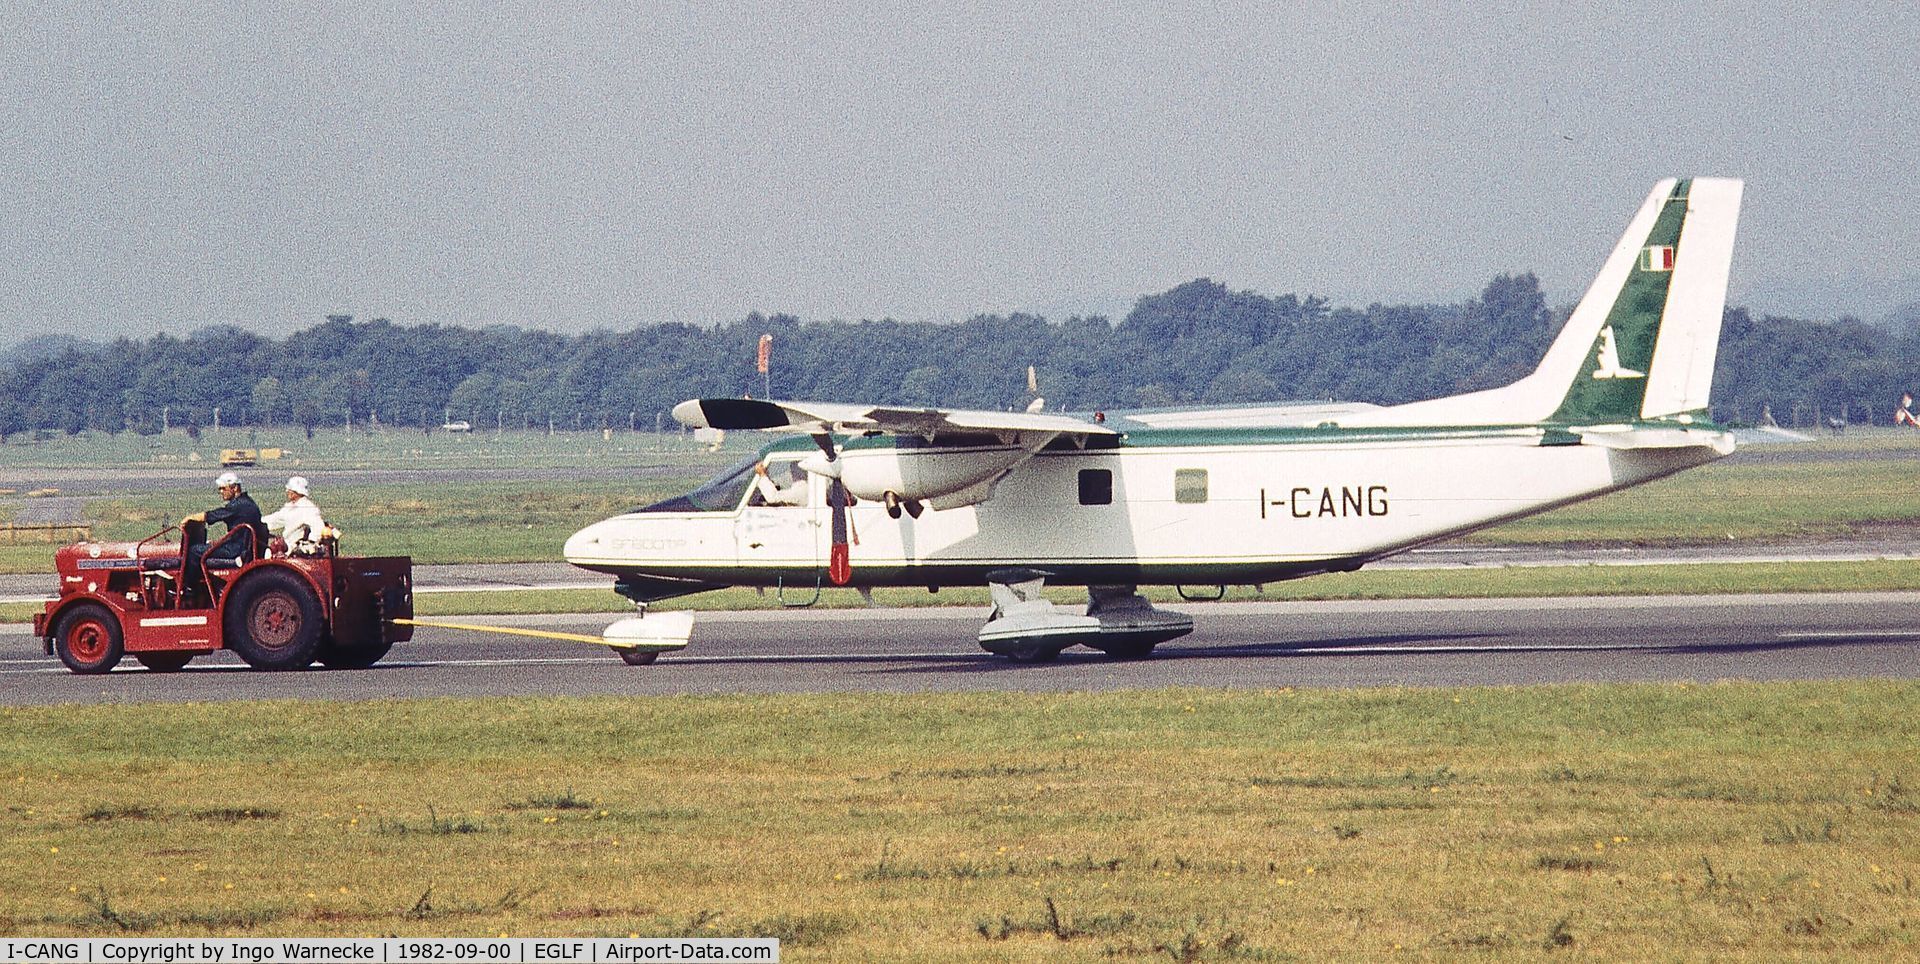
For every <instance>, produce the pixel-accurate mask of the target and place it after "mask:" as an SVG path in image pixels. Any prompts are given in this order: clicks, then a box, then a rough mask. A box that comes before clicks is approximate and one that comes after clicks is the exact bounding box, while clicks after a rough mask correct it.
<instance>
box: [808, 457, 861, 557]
mask: <svg viewBox="0 0 1920 964" xmlns="http://www.w3.org/2000/svg"><path fill="white" fill-rule="evenodd" d="M813 441H814V444H816V445H818V446H820V451H821V452H823V453H825V454H826V456H827V469H828V470H827V471H826V472H825V473H823V474H824V475H826V476H827V507H828V508H830V509H832V510H833V549H832V550H831V552H830V553H829V555H828V556H827V581H829V582H831V583H833V584H834V585H836V586H844V585H846V584H847V583H849V582H852V581H853V557H852V553H851V552H850V551H849V549H848V539H849V537H850V535H851V528H850V526H849V525H848V520H847V505H848V504H849V503H850V502H852V501H853V499H852V496H851V495H850V494H849V493H848V492H847V484H846V483H845V482H842V481H840V472H839V466H838V465H836V464H835V463H836V462H837V461H838V460H839V458H840V454H839V453H838V452H836V451H834V447H833V436H831V435H828V434H826V433H825V432H821V433H819V434H816V435H815V436H814V437H813Z"/></svg>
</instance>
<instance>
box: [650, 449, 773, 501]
mask: <svg viewBox="0 0 1920 964" xmlns="http://www.w3.org/2000/svg"><path fill="white" fill-rule="evenodd" d="M759 464H760V457H759V456H758V455H756V456H753V457H752V458H749V459H747V460H746V461H744V462H741V463H739V464H737V465H735V466H733V467H732V468H730V469H728V470H726V471H725V472H722V473H720V474H719V475H716V476H714V477H713V478H712V479H710V480H708V481H707V483H706V484H705V485H702V486H701V487H699V488H697V489H694V490H693V491H692V492H689V493H687V494H686V495H679V496H674V497H673V498H671V499H667V500H665V501H663V502H655V503H654V504H652V505H647V506H641V507H640V508H637V509H634V510H633V511H635V512H732V511H733V510H735V509H738V508H740V503H741V502H742V501H744V500H745V499H746V496H747V490H748V489H749V488H752V487H753V467H754V466H756V465H759Z"/></svg>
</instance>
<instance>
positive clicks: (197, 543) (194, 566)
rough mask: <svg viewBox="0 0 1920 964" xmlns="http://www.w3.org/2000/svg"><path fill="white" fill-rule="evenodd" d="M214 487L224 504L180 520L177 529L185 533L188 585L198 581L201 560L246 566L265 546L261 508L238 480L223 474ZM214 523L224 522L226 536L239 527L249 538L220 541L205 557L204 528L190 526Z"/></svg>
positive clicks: (236, 477)
mask: <svg viewBox="0 0 1920 964" xmlns="http://www.w3.org/2000/svg"><path fill="white" fill-rule="evenodd" d="M213 484H214V485H215V486H217V487H218V488H219V490H220V498H222V499H224V500H226V501H225V503H224V504H223V505H221V506H220V507H219V508H217V509H209V510H207V511H205V512H196V513H194V514H193V515H190V516H187V517H186V518H184V519H181V520H180V526H181V528H182V529H184V530H185V531H186V534H187V571H186V574H185V581H186V584H187V585H193V584H194V583H196V582H198V581H199V579H200V570H201V560H202V558H205V559H207V560H208V563H209V565H210V566H212V567H213V568H233V567H236V566H242V565H246V564H247V562H248V561H250V560H252V559H254V558H255V557H257V556H259V555H260V550H261V549H262V548H263V547H264V546H265V545H266V539H267V527H266V526H264V525H262V524H261V523H260V507H259V506H258V505H255V504H254V501H253V497H252V496H250V495H248V494H247V492H246V489H244V488H243V487H241V485H240V477H239V476H237V475H234V474H233V473H232V472H222V473H220V477H219V478H217V479H214V480H213ZM215 522H224V523H226V526H227V533H228V534H229V535H232V534H233V533H234V532H235V531H236V530H238V529H241V528H246V529H251V530H252V535H250V536H249V535H233V537H232V538H230V539H226V540H224V541H222V542H221V543H220V547H219V548H218V549H216V550H214V551H213V554H212V555H208V551H207V540H206V537H205V530H204V528H201V527H199V526H190V525H189V524H190V523H202V524H211V523H215Z"/></svg>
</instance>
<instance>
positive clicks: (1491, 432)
mask: <svg viewBox="0 0 1920 964" xmlns="http://www.w3.org/2000/svg"><path fill="white" fill-rule="evenodd" d="M1580 424H1592V422H1591V421H1589V422H1586V423H1581V422H1550V423H1549V422H1542V423H1528V424H1512V425H1473V426H1449V425H1436V426H1426V427H1406V426H1381V427H1371V426H1369V427H1355V428H1346V427H1342V426H1340V425H1336V424H1326V425H1314V426H1297V427H1282V426H1266V427H1249V428H1161V429H1139V430H1136V431H1132V432H1128V433H1127V434H1126V435H1124V436H1121V438H1120V440H1119V442H1120V444H1119V445H1118V447H1117V448H1102V449H1092V450H1088V452H1087V454H1089V455H1102V454H1112V453H1114V452H1116V451H1125V450H1128V449H1156V448H1210V447H1219V446H1249V445H1329V444H1367V443H1376V444H1377V443H1381V442H1435V441H1458V440H1463V439H1477V438H1484V439H1494V438H1514V437H1524V436H1526V435H1529V434H1531V435H1534V436H1536V437H1537V438H1538V439H1539V443H1540V444H1542V445H1577V444H1579V442H1580V436H1579V435H1578V434H1575V433H1573V432H1570V431H1568V428H1569V427H1570V426H1573V425H1580ZM1609 424H1625V425H1628V426H1631V427H1633V428H1675V427H1685V428H1691V429H1697V430H1702V431H1709V432H1712V431H1720V430H1721V427H1720V426H1718V425H1716V424H1714V423H1713V422H1712V420H1711V419H1709V418H1708V417H1707V413H1706V412H1700V413H1697V415H1696V417H1695V419H1694V420H1693V421H1692V422H1689V423H1684V425H1683V424H1682V423H1680V422H1676V421H1673V420H1668V419H1661V420H1657V421H1647V420H1644V419H1641V418H1638V417H1637V413H1636V416H1635V417H1631V418H1621V419H1613V420H1610V421H1609ZM894 440H895V436H892V435H877V436H873V437H854V438H845V437H840V438H837V439H836V441H837V443H838V446H839V448H840V449H841V450H842V451H847V452H860V451H870V450H885V449H893V448H896V447H897V446H896V445H895V444H894ZM907 450H908V451H914V452H936V451H939V449H937V448H924V447H919V446H917V445H916V446H914V447H912V448H910V449H907ZM761 451H762V452H763V453H765V454H768V455H772V454H775V453H792V454H811V453H814V452H818V451H819V449H818V448H817V447H816V446H815V445H814V443H813V441H812V440H811V439H808V438H806V437H805V436H802V437H799V438H786V439H781V440H779V441H776V442H773V443H771V444H769V445H767V446H766V447H765V448H764V449H762V450H761ZM1054 451H1055V450H1051V449H1050V450H1048V451H1047V452H1044V453H1042V454H1050V453H1052V452H1054ZM1058 451H1059V452H1061V453H1063V454H1077V450H1074V449H1070V448H1069V449H1061V450H1058Z"/></svg>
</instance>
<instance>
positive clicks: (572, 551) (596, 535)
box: [561, 522, 607, 565]
mask: <svg viewBox="0 0 1920 964" xmlns="http://www.w3.org/2000/svg"><path fill="white" fill-rule="evenodd" d="M606 531H607V526H606V523H604V522H596V523H594V524H592V525H590V526H587V527H586V528H584V529H581V530H580V531H578V532H576V533H574V534H573V535H570V536H568V537H567V544H566V547H565V548H563V549H562V550H561V555H562V556H564V557H565V558H566V560H567V561H568V562H571V563H573V564H575V565H579V564H580V560H582V559H586V558H589V557H592V556H601V555H605V554H606V553H605V552H604V551H603V550H602V549H601V547H600V540H601V538H602V537H603V536H604V535H605V534H606Z"/></svg>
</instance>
